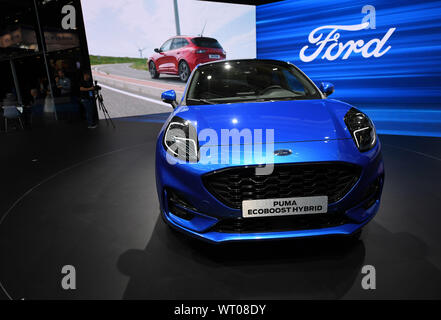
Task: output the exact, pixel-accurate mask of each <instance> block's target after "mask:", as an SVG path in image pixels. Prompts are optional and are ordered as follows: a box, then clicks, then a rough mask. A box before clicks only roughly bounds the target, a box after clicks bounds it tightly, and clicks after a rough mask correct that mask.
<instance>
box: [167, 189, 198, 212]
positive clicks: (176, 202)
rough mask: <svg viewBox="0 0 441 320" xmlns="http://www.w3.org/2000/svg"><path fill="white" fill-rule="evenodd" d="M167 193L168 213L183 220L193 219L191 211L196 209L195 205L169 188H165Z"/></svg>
mask: <svg viewBox="0 0 441 320" xmlns="http://www.w3.org/2000/svg"><path fill="white" fill-rule="evenodd" d="M167 195H168V210H169V212H170V213H172V214H174V215H175V216H177V217H179V218H182V219H185V220H191V219H193V217H194V213H193V212H191V211H197V210H196V208H195V207H193V206H192V205H191V204H189V203H188V201H186V200H185V199H184V198H183V197H182V196H181V195H179V194H177V193H176V192H174V191H172V190H170V189H167ZM189 210H191V211H189Z"/></svg>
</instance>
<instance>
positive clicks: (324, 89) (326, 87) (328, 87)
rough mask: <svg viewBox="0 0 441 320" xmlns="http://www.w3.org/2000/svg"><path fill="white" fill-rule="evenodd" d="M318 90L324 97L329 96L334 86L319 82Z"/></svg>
mask: <svg viewBox="0 0 441 320" xmlns="http://www.w3.org/2000/svg"><path fill="white" fill-rule="evenodd" d="M319 89H320V91H321V92H323V93H324V94H325V96H330V95H331V94H332V93H333V92H334V85H333V84H332V83H330V82H325V81H323V82H320V83H319Z"/></svg>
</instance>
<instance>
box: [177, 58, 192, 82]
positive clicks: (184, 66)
mask: <svg viewBox="0 0 441 320" xmlns="http://www.w3.org/2000/svg"><path fill="white" fill-rule="evenodd" d="M189 77H190V67H189V66H188V63H187V62H185V61H181V62H180V63H179V78H180V79H181V81H182V82H187V80H188V78H189Z"/></svg>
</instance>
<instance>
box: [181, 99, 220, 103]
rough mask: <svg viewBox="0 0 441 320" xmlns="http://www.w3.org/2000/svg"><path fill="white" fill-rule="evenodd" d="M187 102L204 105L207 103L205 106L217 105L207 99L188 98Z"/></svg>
mask: <svg viewBox="0 0 441 320" xmlns="http://www.w3.org/2000/svg"><path fill="white" fill-rule="evenodd" d="M187 100H188V101H195V102H202V103H205V104H216V103H215V102H212V101H210V100H207V99H193V98H188V99H187Z"/></svg>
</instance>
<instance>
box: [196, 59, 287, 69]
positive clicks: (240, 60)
mask: <svg viewBox="0 0 441 320" xmlns="http://www.w3.org/2000/svg"><path fill="white" fill-rule="evenodd" d="M242 61H244V62H247V61H253V62H259V61H260V62H266V63H273V64H279V65H293V64H292V63H290V62H286V61H282V60H275V59H257V58H254V59H231V60H216V61H210V62H205V63H201V64H199V65H198V67H199V66H207V65H210V64H216V63H225V62H242Z"/></svg>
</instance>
